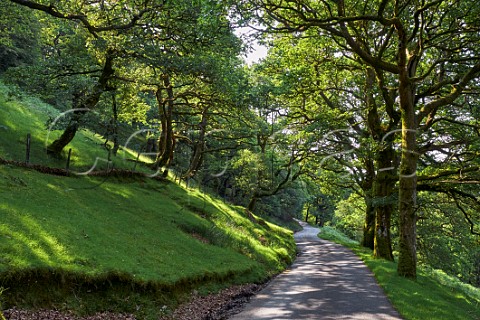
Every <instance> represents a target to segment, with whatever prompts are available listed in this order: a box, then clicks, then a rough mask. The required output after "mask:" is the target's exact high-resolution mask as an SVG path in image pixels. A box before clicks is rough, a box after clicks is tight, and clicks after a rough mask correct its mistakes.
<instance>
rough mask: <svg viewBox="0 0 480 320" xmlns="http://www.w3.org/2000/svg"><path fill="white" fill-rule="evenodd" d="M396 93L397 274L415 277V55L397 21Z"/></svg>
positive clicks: (416, 158)
mask: <svg viewBox="0 0 480 320" xmlns="http://www.w3.org/2000/svg"><path fill="white" fill-rule="evenodd" d="M397 29H398V34H399V40H400V45H399V48H398V65H399V67H400V73H399V88H398V91H399V95H400V109H401V121H402V151H401V162H400V178H399V219H400V221H399V225H400V230H399V257H398V270H397V271H398V274H399V275H400V276H404V277H406V278H413V279H415V278H416V277H417V246H416V237H417V232H416V212H415V209H416V205H417V173H416V172H417V161H418V153H417V140H416V136H417V134H416V133H417V132H416V129H417V119H416V115H415V86H414V84H413V83H412V80H411V78H412V77H413V76H414V75H415V72H416V61H418V60H417V57H416V56H415V54H409V53H408V49H407V37H406V34H405V30H404V29H403V27H402V26H401V25H397Z"/></svg>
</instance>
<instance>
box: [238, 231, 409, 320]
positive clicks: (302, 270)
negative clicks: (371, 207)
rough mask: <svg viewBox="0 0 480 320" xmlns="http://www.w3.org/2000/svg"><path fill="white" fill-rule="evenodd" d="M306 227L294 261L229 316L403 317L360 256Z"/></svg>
mask: <svg viewBox="0 0 480 320" xmlns="http://www.w3.org/2000/svg"><path fill="white" fill-rule="evenodd" d="M302 226H303V228H304V229H303V230H302V231H300V232H298V233H296V234H295V240H296V242H297V245H298V249H299V251H300V254H299V256H298V257H297V260H296V261H295V263H294V264H293V265H292V266H291V268H290V269H289V270H287V271H286V272H284V273H282V274H281V275H279V276H278V277H276V278H275V279H273V280H272V281H271V282H270V283H269V284H268V286H267V287H265V289H263V290H262V291H260V292H259V293H258V294H257V295H256V296H255V297H253V298H252V300H251V301H250V303H249V304H247V306H246V307H245V309H244V310H243V311H242V312H240V313H239V314H237V315H234V316H233V317H231V318H230V319H232V320H242V319H245V320H247V319H248V320H256V319H289V320H291V319H365V320H367V319H368V320H380V319H381V320H393V319H401V317H400V315H399V314H398V313H397V312H396V311H395V309H394V308H393V307H392V305H391V304H390V302H389V301H388V299H387V298H386V296H385V294H384V292H383V290H382V289H381V288H380V287H379V286H378V284H377V283H376V281H375V278H374V277H373V275H372V273H371V271H370V270H369V269H368V268H367V267H366V266H365V265H364V264H363V262H362V261H361V260H360V259H359V258H358V257H357V256H356V255H355V254H353V253H352V252H351V251H349V250H348V249H346V248H344V247H342V246H340V245H337V244H334V243H332V242H329V241H325V240H321V239H319V238H318V237H317V234H318V232H319V229H318V228H314V227H311V226H308V225H307V224H305V223H302Z"/></svg>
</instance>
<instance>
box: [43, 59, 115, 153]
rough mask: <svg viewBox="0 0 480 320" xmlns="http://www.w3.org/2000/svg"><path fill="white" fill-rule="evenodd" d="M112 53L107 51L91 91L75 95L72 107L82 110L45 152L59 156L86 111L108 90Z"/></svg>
mask: <svg viewBox="0 0 480 320" xmlns="http://www.w3.org/2000/svg"><path fill="white" fill-rule="evenodd" d="M113 59H114V55H113V51H111V50H108V51H107V53H106V56H105V64H104V66H103V70H102V74H101V75H100V77H99V79H98V82H97V84H96V85H95V87H94V88H93V90H92V91H91V92H90V93H89V94H86V95H84V96H83V97H81V95H80V94H78V95H76V97H75V98H74V101H73V107H74V108H76V109H82V110H83V111H75V112H74V118H73V119H72V120H71V121H70V123H69V125H68V126H67V128H66V129H65V131H64V132H63V134H62V135H61V136H60V138H58V139H57V140H55V141H53V142H52V143H51V144H50V145H49V146H48V147H47V152H48V153H50V154H54V155H56V156H59V155H60V153H61V152H62V150H63V149H64V148H65V147H66V146H67V145H68V144H69V143H70V142H71V141H72V140H73V138H74V137H75V134H76V133H77V131H78V128H79V127H80V121H81V118H82V116H83V115H84V114H85V113H86V112H87V110H92V109H94V108H95V106H96V105H97V103H98V101H99V100H100V97H101V96H102V93H103V92H104V91H105V90H107V89H108V80H109V79H110V77H111V76H112V75H113V73H114V70H113Z"/></svg>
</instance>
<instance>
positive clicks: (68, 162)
mask: <svg viewBox="0 0 480 320" xmlns="http://www.w3.org/2000/svg"><path fill="white" fill-rule="evenodd" d="M71 155H72V148H70V149H68V157H67V166H66V168H65V170H66V171H67V176H68V174H69V172H70V156H71Z"/></svg>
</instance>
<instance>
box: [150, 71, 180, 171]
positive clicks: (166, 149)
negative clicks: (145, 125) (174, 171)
mask: <svg viewBox="0 0 480 320" xmlns="http://www.w3.org/2000/svg"><path fill="white" fill-rule="evenodd" d="M163 85H164V88H165V89H166V92H167V97H166V99H163V97H162V89H161V88H158V89H157V91H156V93H155V96H156V98H157V103H158V109H159V113H160V122H161V125H162V133H161V136H160V140H159V145H158V150H159V153H158V156H157V159H156V160H155V163H154V165H153V166H154V167H155V168H156V169H158V168H160V167H165V170H164V172H163V176H166V175H167V174H168V166H169V165H170V163H171V162H172V161H173V151H174V149H175V137H174V134H173V116H172V114H173V107H174V99H175V98H174V95H173V88H172V85H171V83H170V77H169V76H168V75H164V76H163Z"/></svg>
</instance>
